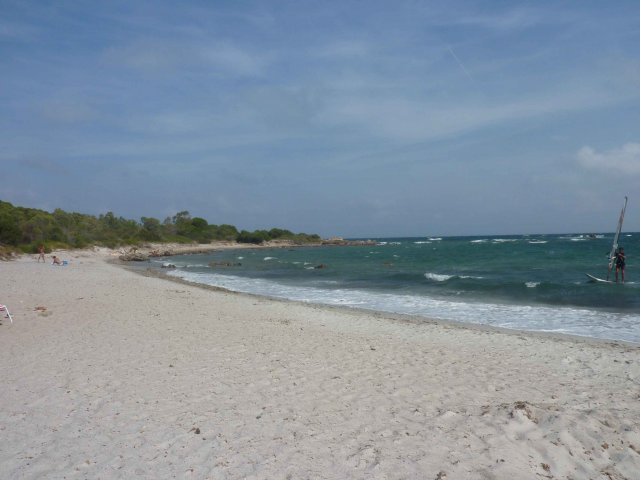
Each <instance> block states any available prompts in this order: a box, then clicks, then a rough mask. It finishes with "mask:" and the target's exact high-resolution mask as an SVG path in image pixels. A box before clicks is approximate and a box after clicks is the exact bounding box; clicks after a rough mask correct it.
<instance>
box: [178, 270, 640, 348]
mask: <svg viewBox="0 0 640 480" xmlns="http://www.w3.org/2000/svg"><path fill="white" fill-rule="evenodd" d="M168 275H172V276H175V277H178V278H183V279H185V280H188V281H192V282H197V283H202V284H206V285H214V286H218V287H222V288H226V289H228V290H233V291H237V292H245V293H253V294H257V295H264V296H267V297H274V298H284V299H290V300H297V301H302V302H310V303H317V304H328V305H341V306H347V307H359V308H366V309H369V310H375V311H381V312H388V313H399V314H408V315H416V316H419V317H426V318H440V319H444V320H452V321H458V322H462V323H474V324H483V325H490V326H495V327H503V328H510V329H516V330H531V331H541V332H555V333H565V334H571V335H579V336H587V337H595V338H603V339H608V340H624V341H629V342H635V343H640V313H615V312H606V311H597V310H588V309H584V308H574V307H545V306H532V305H510V304H491V303H482V302H461V301H453V300H443V299H437V298H431V297H426V296H420V295H400V294H392V293H379V292H371V291H366V290H352V289H339V288H335V289H326V288H318V287H313V286H300V285H285V284H279V283H275V282H271V281H269V280H263V279H250V278H243V277H235V276H232V275H224V274H218V273H216V274H211V273H199V272H189V271H185V270H172V271H170V272H168Z"/></svg>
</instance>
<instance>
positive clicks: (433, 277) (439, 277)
mask: <svg viewBox="0 0 640 480" xmlns="http://www.w3.org/2000/svg"><path fill="white" fill-rule="evenodd" d="M424 276H425V278H428V279H429V280H435V281H436V282H446V281H447V280H449V279H450V278H453V275H443V274H440V273H429V272H427V273H425V274H424Z"/></svg>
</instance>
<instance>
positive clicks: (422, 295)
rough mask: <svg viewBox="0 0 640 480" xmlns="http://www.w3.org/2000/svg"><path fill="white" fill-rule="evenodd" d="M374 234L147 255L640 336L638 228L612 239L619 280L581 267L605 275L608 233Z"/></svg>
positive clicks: (232, 285)
mask: <svg viewBox="0 0 640 480" xmlns="http://www.w3.org/2000/svg"><path fill="white" fill-rule="evenodd" d="M376 241H377V245H375V246H364V247H308V248H307V247H302V248H289V249H256V250H233V251H221V252H216V253H213V254H206V255H186V256H181V257H170V258H160V259H155V260H154V264H155V265H156V266H158V267H159V266H160V265H161V264H162V263H166V262H169V263H172V264H175V265H176V267H178V268H176V269H175V270H172V271H171V272H170V274H171V275H175V276H178V277H181V278H184V279H187V280H190V281H195V282H200V283H204V284H208V285H216V286H220V287H223V288H228V289H230V290H234V291H241V292H249V293H255V294H260V295H266V296H271V297H278V298H287V299H293V300H299V301H305V302H313V303H326V304H331V305H343V306H349V307H359V308H367V309H372V310H377V311H384V312H392V313H402V314H410V315H416V316H419V317H420V316H422V317H429V318H441V319H447V320H454V321H460V322H470V323H482V324H487V325H494V326H500V327H506V328H515V329H524V330H537V331H550V332H558V333H568V334H574V335H582V336H589V337H597V338H605V339H615V340H626V341H631V342H638V343H640V264H637V263H636V262H635V261H634V253H635V252H639V251H640V234H633V233H631V234H629V233H626V234H625V233H623V234H622V236H621V239H620V244H621V245H622V246H624V247H625V251H626V252H627V282H626V283H625V284H624V285H621V284H618V285H616V284H599V283H592V282H589V281H588V279H587V277H586V275H585V273H590V274H592V275H595V276H597V277H602V278H605V277H606V275H607V254H608V252H609V249H610V246H611V242H612V235H597V237H596V238H590V237H589V236H587V235H530V236H501V237H443V238H388V239H377V240H376ZM320 265H322V266H323V267H322V268H318V267H319V266H320ZM636 270H638V271H636ZM612 277H613V274H612Z"/></svg>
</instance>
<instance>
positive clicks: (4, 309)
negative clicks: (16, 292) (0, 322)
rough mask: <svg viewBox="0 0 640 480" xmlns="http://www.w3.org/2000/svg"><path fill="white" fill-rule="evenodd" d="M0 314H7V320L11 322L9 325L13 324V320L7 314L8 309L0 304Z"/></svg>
mask: <svg viewBox="0 0 640 480" xmlns="http://www.w3.org/2000/svg"><path fill="white" fill-rule="evenodd" d="M0 312H5V313H6V314H7V317H9V320H11V323H13V318H11V314H10V313H9V309H8V308H7V306H6V305H2V304H0Z"/></svg>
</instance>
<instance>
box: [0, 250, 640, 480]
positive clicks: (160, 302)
mask: <svg viewBox="0 0 640 480" xmlns="http://www.w3.org/2000/svg"><path fill="white" fill-rule="evenodd" d="M108 257H109V255H108V252H92V253H91V252H76V253H65V254H63V259H67V260H70V264H69V265H68V266H66V267H54V266H52V265H50V264H46V265H45V264H42V263H40V264H37V263H36V262H35V260H34V259H33V258H31V257H24V258H21V259H19V260H17V261H12V262H2V263H0V302H1V303H4V304H7V305H8V306H9V308H10V309H11V313H12V314H13V317H14V323H13V325H11V324H10V323H9V321H8V320H3V322H2V326H0V372H1V373H0V375H1V379H2V389H1V391H0V478H3V479H43V478H45V479H63V478H67V479H84V478H87V479H132V478H140V479H168V478H179V479H182V478H194V479H242V478H250V479H285V478H290V479H305V478H309V479H346V478H354V479H355V478H357V479H367V478H375V479H414V478H415V479H436V478H440V479H444V478H447V479H449V480H453V479H493V478H495V479H535V478H556V479H640V432H639V425H640V349H639V348H638V347H637V346H633V345H625V344H622V343H613V342H599V341H587V340H579V339H572V338H566V337H565V338H562V337H553V336H545V335H533V334H525V333H518V332H515V333H514V332H503V331H498V330H495V329H482V328H477V327H474V328H465V327H460V326H455V325H451V324H445V323H436V322H421V323H415V322H413V323H412V322H408V321H401V320H399V319H397V318H395V319H394V318H390V317H388V316H383V315H378V314H374V313H366V312H359V311H345V310H339V309H335V308H324V307H317V306H313V305H303V304H296V303H291V302H281V301H274V300H268V299H263V298H257V297H252V296H248V295H240V294H233V293H227V292H220V291H212V290H207V289H203V288H198V287H194V286H190V285H184V284H179V283H175V282H171V281H168V280H165V279H161V278H152V277H145V276H142V275H139V274H136V273H133V272H131V271H128V270H125V269H123V268H122V267H119V266H116V265H112V264H109V263H107V262H106V259H107V258H108ZM38 307H40V308H38Z"/></svg>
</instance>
